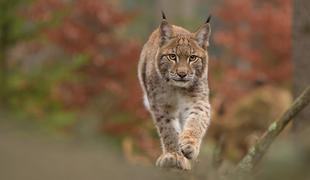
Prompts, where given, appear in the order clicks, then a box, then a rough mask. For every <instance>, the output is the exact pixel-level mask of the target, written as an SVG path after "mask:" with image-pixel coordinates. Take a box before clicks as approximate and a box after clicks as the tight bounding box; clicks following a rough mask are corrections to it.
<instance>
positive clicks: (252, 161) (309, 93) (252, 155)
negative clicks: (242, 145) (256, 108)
mask: <svg viewBox="0 0 310 180" xmlns="http://www.w3.org/2000/svg"><path fill="white" fill-rule="evenodd" d="M309 102H310V86H308V87H307V88H306V89H305V90H304V91H303V93H302V94H301V95H300V96H299V97H298V98H297V99H296V100H295V101H294V102H293V104H292V105H291V107H290V108H289V109H288V110H287V111H286V112H285V113H284V114H283V115H282V116H281V117H280V118H279V119H278V120H276V121H274V122H273V123H272V124H271V125H270V126H269V128H268V130H267V131H266V132H265V133H264V134H263V135H262V137H261V138H260V140H259V141H258V142H257V143H256V144H255V145H254V146H253V147H251V148H250V149H249V152H248V153H247V154H246V155H245V156H244V158H243V159H242V160H241V161H240V162H239V164H238V165H237V167H236V169H235V170H234V171H233V174H234V175H236V176H240V175H242V174H244V173H249V172H250V171H251V170H252V169H253V168H254V167H255V165H256V164H257V163H258V162H259V161H260V160H261V159H262V157H263V156H264V154H265V153H266V151H267V150H268V148H269V146H270V145H271V144H272V142H273V141H274V139H275V138H276V137H277V136H278V135H279V134H280V133H281V131H282V130H283V129H284V128H285V127H286V125H287V124H288V123H289V122H290V121H292V118H294V117H295V116H296V115H297V114H298V113H299V112H300V111H301V110H302V109H303V108H305V107H306V106H307V105H308V104H309Z"/></svg>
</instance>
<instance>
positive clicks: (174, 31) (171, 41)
mask: <svg viewBox="0 0 310 180" xmlns="http://www.w3.org/2000/svg"><path fill="white" fill-rule="evenodd" d="M159 32H160V48H159V51H158V54H157V59H156V60H157V64H156V65H157V72H158V73H159V74H160V76H161V77H162V78H163V79H164V80H165V81H167V82H168V83H169V84H170V85H172V86H177V87H183V88H187V87H190V86H191V85H193V84H194V83H195V82H197V81H198V80H199V79H200V78H201V77H203V76H204V75H206V73H207V68H208V67H207V65H208V54H207V47H208V46H209V37H210V32H211V28H210V17H209V18H208V19H207V21H206V23H205V24H203V25H202V26H201V27H200V28H199V29H198V30H197V31H196V32H194V33H191V32H188V31H187V30H185V29H183V28H180V27H177V26H173V25H170V24H169V23H168V22H167V20H166V17H165V15H164V13H163V19H162V22H161V24H160V26H159Z"/></svg>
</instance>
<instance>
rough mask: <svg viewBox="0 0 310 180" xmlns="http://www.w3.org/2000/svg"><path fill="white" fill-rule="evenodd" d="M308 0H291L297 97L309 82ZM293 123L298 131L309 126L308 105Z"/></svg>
mask: <svg viewBox="0 0 310 180" xmlns="http://www.w3.org/2000/svg"><path fill="white" fill-rule="evenodd" d="M309 9H310V1H309V0H295V1H293V70H294V71H293V76H294V77H293V94H294V97H297V95H298V94H300V93H301V91H302V90H303V89H304V88H306V87H307V86H308V85H309V84H310V13H309ZM296 118H297V119H298V120H296V121H294V123H293V130H294V131H295V132H300V131H303V130H305V129H306V128H309V127H310V107H306V108H305V109H304V110H303V111H302V112H301V113H300V114H299V115H298V116H297V117H296Z"/></svg>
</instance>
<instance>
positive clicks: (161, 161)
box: [155, 114, 190, 170]
mask: <svg viewBox="0 0 310 180" xmlns="http://www.w3.org/2000/svg"><path fill="white" fill-rule="evenodd" d="M155 121H156V127H157V130H158V133H159V136H160V141H161V145H162V152H163V153H162V155H161V156H160V157H159V158H158V159H157V161H156V165H157V166H159V167H163V168H178V169H182V170H189V169H190V163H189V162H188V160H187V159H186V158H185V157H184V156H183V155H182V153H181V151H180V148H179V144H178V142H179V141H178V139H179V132H180V126H179V124H178V123H179V122H178V120H177V119H175V118H172V117H171V116H169V115H167V114H157V115H155Z"/></svg>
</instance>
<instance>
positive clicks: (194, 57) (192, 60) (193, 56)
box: [188, 55, 198, 62]
mask: <svg viewBox="0 0 310 180" xmlns="http://www.w3.org/2000/svg"><path fill="white" fill-rule="evenodd" d="M188 60H189V62H194V61H196V60H198V56H195V55H190V56H189V58H188Z"/></svg>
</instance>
